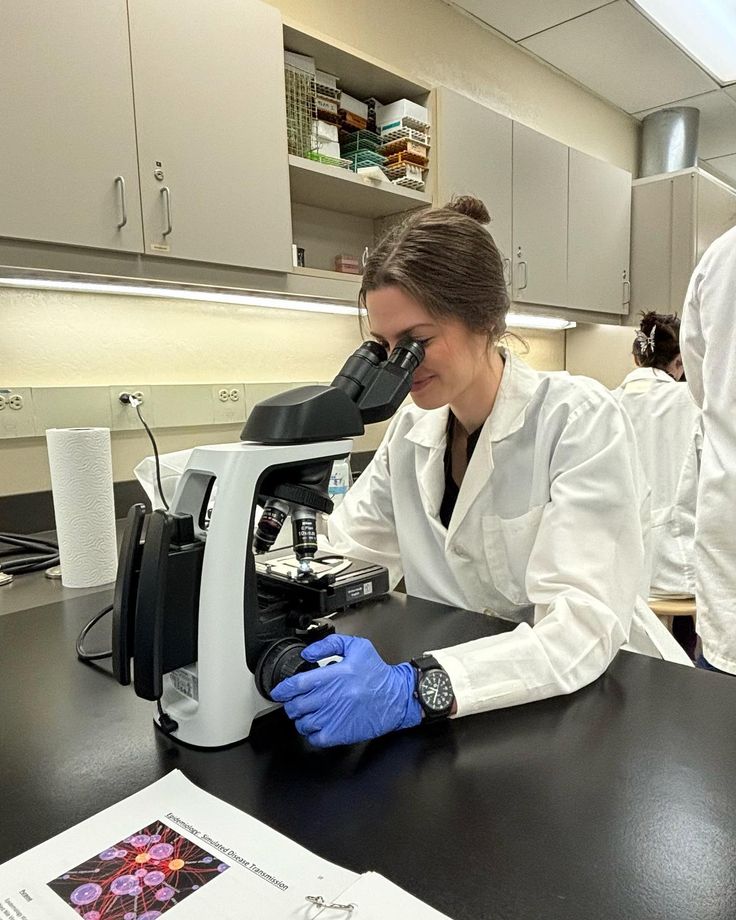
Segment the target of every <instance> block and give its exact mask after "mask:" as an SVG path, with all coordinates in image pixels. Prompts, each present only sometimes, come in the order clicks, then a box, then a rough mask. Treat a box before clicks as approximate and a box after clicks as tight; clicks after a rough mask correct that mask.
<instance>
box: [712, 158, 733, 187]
mask: <svg viewBox="0 0 736 920" xmlns="http://www.w3.org/2000/svg"><path fill="white" fill-rule="evenodd" d="M708 165H709V166H712V167H713V169H717V170H718V172H721V173H723V175H724V176H728V178H729V179H731V181H732V182H733V183H735V184H736V153H733V154H731V156H728V157H716V158H715V159H713V160H708Z"/></svg>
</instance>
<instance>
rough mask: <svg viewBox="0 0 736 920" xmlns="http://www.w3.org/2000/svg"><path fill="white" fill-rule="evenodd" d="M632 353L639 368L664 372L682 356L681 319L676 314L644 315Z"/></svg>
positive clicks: (651, 313)
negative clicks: (651, 368)
mask: <svg viewBox="0 0 736 920" xmlns="http://www.w3.org/2000/svg"><path fill="white" fill-rule="evenodd" d="M641 316H642V319H641V323H640V324H639V331H638V332H637V333H636V337H635V338H634V344H633V346H632V349H631V353H632V354H633V355H634V358H635V359H636V363H637V364H638V365H639V367H656V368H659V369H660V370H664V369H665V368H666V367H667V366H668V365H669V364H671V363H672V361H674V360H675V358H676V357H677V356H678V355H679V354H680V319H679V317H678V316H677V314H676V313H655V312H654V310H650V311H649V313H642V314H641Z"/></svg>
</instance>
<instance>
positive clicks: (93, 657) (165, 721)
mask: <svg viewBox="0 0 736 920" xmlns="http://www.w3.org/2000/svg"><path fill="white" fill-rule="evenodd" d="M123 396H124V397H125V399H123ZM120 399H121V401H122V402H124V403H127V404H128V405H134V406H135V411H136V412H137V414H138V418H139V419H140V421H141V424H142V425H143V427H144V428H145V429H146V433H147V434H148V437H149V438H150V441H151V444H152V445H153V455H154V457H155V460H156V482H157V483H158V492H159V495H160V496H161V501H162V502H163V504H164V507H165V508H166V510H167V511H168V510H169V505H168V502H167V501H166V499H165V498H164V489H163V486H162V485H161V461H160V459H159V456H158V447H157V445H156V439H155V438H154V436H153V433H152V431H151V429H150V428H149V427H148V425H147V424H146V420H145V419H144V418H143V416H142V415H141V407H140V403H139V402H138V401H137V400H135V402H134V403H132V402H131V398H130V395H129V394H128V393H124V394H122V395H121V397H120ZM8 542H11V541H8ZM41 542H42V541H41ZM50 545H53V544H50ZM56 561H57V563H58V556H57V557H56ZM52 564H56V563H52ZM5 571H9V569H8V568H7V566H6V567H5ZM29 571H31V570H29ZM111 610H112V604H110V606H109V607H105V608H104V610H100V611H99V613H96V614H95V615H94V616H93V617H92V619H91V620H89V622H87V623H85V625H84V626H83V627H82V631H81V632H80V633H79V635H78V636H77V645H76V648H77V658H78V659H79V660H80V661H102V660H103V659H105V658H112V649H110V651H109V652H86V651H85V650H84V640H85V638H86V636H87V633H88V632H89V631H90V630H91V629H92V628H93V627H95V626H96V625H97V624H98V623H99V622H100V620H101V619H102V618H103V617H104V616H105V615H106V614H108V613H110V611H111ZM158 708H159V716H160V718H161V720H162V724H161V727H162V728H163V729H164V731H165V732H166V734H170V733H171V732H172V731H176V729H177V728H178V727H179V726H178V725H177V723H176V722H175V721H174V720H173V719H172V718H170V716H167V715H166V713H165V712H163V710H162V709H161V702H160V701H159V704H158ZM171 726H173V728H172V727H171Z"/></svg>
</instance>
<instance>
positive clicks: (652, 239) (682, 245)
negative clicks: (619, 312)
mask: <svg viewBox="0 0 736 920" xmlns="http://www.w3.org/2000/svg"><path fill="white" fill-rule="evenodd" d="M734 225H736V189H733V188H731V187H730V186H728V185H726V184H725V183H724V182H721V180H720V179H717V178H715V177H714V176H711V175H710V174H709V173H706V172H704V171H703V170H701V169H697V168H695V169H688V170H683V171H682V172H677V173H670V174H665V175H661V176H652V177H648V178H646V179H638V180H637V181H636V182H634V188H633V213H632V221H631V316H630V319H631V322H632V323H638V319H639V313H640V312H641V311H648V310H657V311H659V312H662V313H681V312H682V307H683V304H684V301H685V294H686V292H687V286H688V283H689V281H690V276H691V275H692V272H693V269H694V268H695V266H696V265H697V263H698V262H699V261H700V257H701V256H702V255H703V253H704V252H705V250H706V249H707V248H708V246H709V245H710V244H711V243H712V242H713V241H714V240H715V239H717V238H718V237H719V236H721V234H723V233H725V232H726V230H728V229H729V228H731V227H733V226H734Z"/></svg>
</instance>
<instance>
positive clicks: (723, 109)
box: [636, 89, 736, 160]
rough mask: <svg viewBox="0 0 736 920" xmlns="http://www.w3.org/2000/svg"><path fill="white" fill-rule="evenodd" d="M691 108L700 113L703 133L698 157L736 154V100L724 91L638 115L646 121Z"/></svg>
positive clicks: (683, 100) (637, 115)
mask: <svg viewBox="0 0 736 920" xmlns="http://www.w3.org/2000/svg"><path fill="white" fill-rule="evenodd" d="M679 105H687V106H692V107H693V108H694V109H700V131H699V137H698V156H699V157H701V159H704V160H710V159H712V158H713V157H722V156H726V155H727V154H729V153H736V99H732V98H731V97H730V96H727V95H726V93H725V92H724V91H723V90H720V89H719V90H715V91H714V92H712V93H705V94H704V95H702V96H693V97H692V98H690V99H681V100H679V101H678V102H672V103H669V104H668V105H666V106H657V107H656V108H654V109H650V110H649V111H645V112H637V113H636V117H637V118H643V117H644V116H645V115H650V114H651V113H652V112H656V111H659V109H663V108H669V107H670V106H679Z"/></svg>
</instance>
